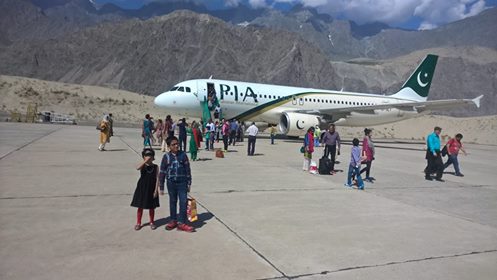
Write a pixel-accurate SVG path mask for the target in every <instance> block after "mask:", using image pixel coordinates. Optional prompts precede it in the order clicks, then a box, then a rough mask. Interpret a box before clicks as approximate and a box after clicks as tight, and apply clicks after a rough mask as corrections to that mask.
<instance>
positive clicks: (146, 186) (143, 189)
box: [131, 148, 160, 230]
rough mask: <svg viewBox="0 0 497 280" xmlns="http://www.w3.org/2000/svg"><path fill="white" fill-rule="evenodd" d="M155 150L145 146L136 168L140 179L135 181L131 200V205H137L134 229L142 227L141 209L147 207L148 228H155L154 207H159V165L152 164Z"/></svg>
mask: <svg viewBox="0 0 497 280" xmlns="http://www.w3.org/2000/svg"><path fill="white" fill-rule="evenodd" d="M154 157H155V152H154V150H153V149H150V148H145V149H143V151H142V158H143V161H141V162H140V163H139V164H138V166H137V167H136V170H140V179H138V183H136V189H135V193H134V194H133V200H132V201H131V206H132V207H137V208H138V210H137V212H136V225H135V230H140V229H141V228H142V215H143V209H148V215H149V218H150V222H149V225H150V228H151V229H152V230H155V229H156V228H157V227H156V226H155V223H154V215H155V208H157V207H159V206H160V205H159V180H158V179H159V167H158V166H157V164H154Z"/></svg>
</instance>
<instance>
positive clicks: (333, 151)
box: [321, 124, 340, 175]
mask: <svg viewBox="0 0 497 280" xmlns="http://www.w3.org/2000/svg"><path fill="white" fill-rule="evenodd" d="M321 142H322V143H323V144H325V147H324V156H325V157H328V156H330V158H331V174H332V175H333V174H335V156H336V155H337V154H338V155H340V135H339V134H338V132H336V131H335V125H334V124H331V125H330V128H329V129H328V131H326V132H325V133H324V136H323V139H322V141H321Z"/></svg>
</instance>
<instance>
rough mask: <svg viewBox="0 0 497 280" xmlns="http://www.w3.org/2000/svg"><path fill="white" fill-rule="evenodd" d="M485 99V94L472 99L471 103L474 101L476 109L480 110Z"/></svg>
mask: <svg viewBox="0 0 497 280" xmlns="http://www.w3.org/2000/svg"><path fill="white" fill-rule="evenodd" d="M482 98H483V94H482V95H480V96H478V97H476V98H473V99H471V101H473V103H475V105H476V108H480V100H481V99H482Z"/></svg>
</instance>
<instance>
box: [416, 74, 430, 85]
mask: <svg viewBox="0 0 497 280" xmlns="http://www.w3.org/2000/svg"><path fill="white" fill-rule="evenodd" d="M423 76H424V77H425V78H427V77H428V73H425V74H424V75H423ZM418 84H419V86H420V87H425V86H427V85H428V83H423V82H421V71H420V72H419V73H418Z"/></svg>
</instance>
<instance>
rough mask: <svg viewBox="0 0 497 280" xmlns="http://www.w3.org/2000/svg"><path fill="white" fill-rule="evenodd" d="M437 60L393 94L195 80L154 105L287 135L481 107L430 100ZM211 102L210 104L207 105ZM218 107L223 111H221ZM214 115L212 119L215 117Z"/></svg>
mask: <svg viewBox="0 0 497 280" xmlns="http://www.w3.org/2000/svg"><path fill="white" fill-rule="evenodd" d="M437 60H438V56H436V55H433V54H428V55H427V56H426V57H425V59H424V60H423V61H422V62H421V63H420V64H419V66H418V67H417V68H416V70H415V71H414V72H413V73H412V74H411V75H410V76H409V78H408V79H407V81H406V82H405V83H404V85H403V86H402V87H401V89H400V90H399V91H398V92H396V93H394V94H392V95H380V94H368V93H357V92H345V91H335V90H323V89H313V88H300V87H289V86H280V85H270V84H257V83H247V82H239V81H228V80H217V79H212V77H211V78H209V79H195V80H187V81H183V82H180V83H178V84H176V85H175V86H174V87H172V88H171V89H170V90H169V91H166V92H164V93H161V94H159V95H158V96H157V97H156V98H155V99H154V103H155V104H156V105H157V106H159V107H164V108H166V109H167V112H168V113H170V114H176V115H181V116H186V117H194V118H202V117H204V118H205V116H206V115H205V111H206V110H208V111H210V112H211V111H212V110H214V106H219V107H220V108H221V112H222V115H223V118H225V119H236V120H239V121H253V122H263V123H267V124H278V127H279V130H280V132H281V133H282V134H285V135H288V136H302V135H305V133H306V132H307V129H308V128H309V127H311V126H312V127H315V126H316V125H319V126H321V127H325V126H327V125H329V124H331V123H334V124H335V125H343V126H359V127H365V126H373V125H379V124H385V123H391V122H397V121H401V120H405V119H409V118H413V117H417V116H421V115H425V114H428V113H429V112H431V111H433V110H443V109H450V108H457V107H461V106H466V105H469V104H473V105H476V107H478V108H479V107H480V100H481V99H482V97H483V95H480V96H478V97H476V98H474V99H445V100H427V98H428V92H429V89H430V86H431V81H432V78H433V74H434V72H435V66H436V64H437ZM205 104H209V106H207V105H205ZM218 109H219V108H218ZM210 112H209V113H208V114H207V116H211V114H210Z"/></svg>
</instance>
